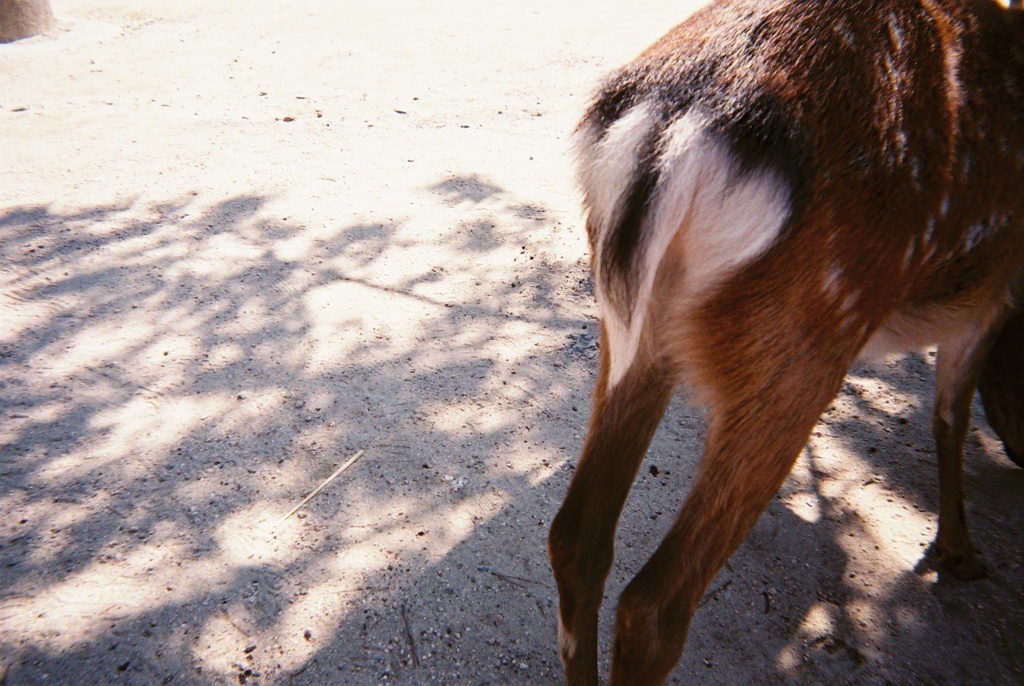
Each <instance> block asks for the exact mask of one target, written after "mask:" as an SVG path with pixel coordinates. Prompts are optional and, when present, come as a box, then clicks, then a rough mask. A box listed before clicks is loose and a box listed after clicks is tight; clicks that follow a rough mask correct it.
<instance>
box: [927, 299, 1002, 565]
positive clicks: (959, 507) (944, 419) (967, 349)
mask: <svg viewBox="0 0 1024 686" xmlns="http://www.w3.org/2000/svg"><path fill="white" fill-rule="evenodd" d="M993 319H996V320H997V319H998V318H997V317H995V316H994V317H993ZM1000 328H1001V325H1000V324H999V323H996V322H993V321H985V322H981V323H979V324H978V325H977V326H975V327H970V328H968V329H967V332H966V333H965V334H963V335H962V336H961V337H960V338H958V339H957V340H954V341H947V342H944V343H943V344H942V345H940V346H939V355H938V360H937V362H936V372H935V385H936V389H935V408H934V410H933V412H932V434H933V435H934V437H935V449H936V453H937V455H938V461H939V532H938V534H937V535H936V537H935V553H936V557H937V558H938V561H939V563H940V564H941V565H942V566H943V567H944V568H945V569H947V570H949V571H950V572H952V573H953V574H954V575H955V576H957V577H959V578H961V579H978V578H981V577H983V576H985V573H986V572H985V566H984V565H983V564H982V563H981V561H980V560H978V557H977V555H976V554H975V552H974V546H973V545H972V544H971V538H970V534H969V532H968V528H967V513H966V511H965V508H964V469H963V461H964V442H965V440H966V438H967V429H968V428H969V426H970V420H971V401H972V400H973V399H974V390H975V388H976V386H977V381H978V377H979V376H980V374H981V369H982V367H983V366H984V364H985V359H986V357H987V356H988V355H989V352H990V350H991V349H992V344H993V342H994V341H995V339H996V337H997V336H998V333H999V330H1000Z"/></svg>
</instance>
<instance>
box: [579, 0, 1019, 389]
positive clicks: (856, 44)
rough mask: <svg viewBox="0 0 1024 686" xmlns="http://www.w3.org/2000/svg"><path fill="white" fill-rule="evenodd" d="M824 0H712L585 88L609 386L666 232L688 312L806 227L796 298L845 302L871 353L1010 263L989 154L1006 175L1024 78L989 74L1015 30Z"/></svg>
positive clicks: (644, 309)
mask: <svg viewBox="0 0 1024 686" xmlns="http://www.w3.org/2000/svg"><path fill="white" fill-rule="evenodd" d="M836 4H837V3H834V2H768V3H765V2H724V3H719V4H718V5H715V6H713V7H711V8H708V9H707V10H705V11H704V12H701V13H698V14H697V15H695V16H694V17H693V18H692V19H691V21H690V22H687V23H686V24H684V25H683V26H682V27H679V28H677V29H676V31H674V32H673V33H671V34H669V35H668V36H666V37H665V38H664V39H662V40H661V41H660V42H659V43H657V44H655V45H654V46H652V47H651V48H650V49H649V50H648V51H647V52H646V53H644V54H643V55H642V56H641V57H640V58H639V59H638V60H636V61H635V62H633V63H632V64H630V65H628V66H627V67H625V68H623V69H622V70H620V71H619V72H617V73H616V74H614V75H613V76H612V77H611V78H610V79H609V80H608V81H607V83H606V84H605V85H604V87H603V88H602V89H601V90H600V91H599V93H598V96H597V98H596V99H595V100H594V102H593V103H592V104H591V106H590V108H589V110H588V112H587V114H586V116H585V117H584V118H583V120H582V122H581V124H580V126H579V128H578V129H577V132H576V149H577V155H578V158H579V170H580V171H579V176H580V183H581V186H582V189H583V194H584V205H585V208H586V210H587V218H588V220H587V231H588V237H589V240H590V247H591V255H592V268H593V271H594V275H595V283H596V290H597V298H598V301H599V304H600V307H601V316H602V318H603V320H604V324H605V326H606V327H607V329H608V334H609V338H610V341H609V342H610V347H611V355H612V374H611V382H612V385H614V383H615V381H616V380H617V379H618V378H621V376H622V374H623V373H624V372H625V370H626V369H627V368H628V366H629V364H630V362H631V361H632V359H633V356H634V355H635V354H636V350H637V347H638V346H639V345H640V342H641V340H640V339H641V333H642V332H643V330H644V323H645V320H646V318H647V316H648V311H649V309H651V298H652V292H653V290H654V282H655V278H656V277H657V275H658V271H659V267H661V266H662V262H663V260H664V258H665V256H666V252H667V251H669V250H670V248H672V249H674V250H675V251H676V252H677V253H678V256H677V257H678V260H677V263H674V264H673V265H672V266H671V268H672V269H675V270H676V271H677V272H679V273H678V274H676V275H675V276H674V278H673V279H670V280H671V281H673V283H672V287H673V289H674V292H673V297H674V300H675V301H676V303H677V304H676V305H675V307H673V308H672V309H686V308H687V307H690V308H692V309H697V307H698V306H699V304H700V303H701V302H702V301H703V300H705V299H707V298H710V297H711V296H712V295H713V294H714V292H715V288H716V287H720V289H719V290H722V289H725V288H728V287H729V284H728V281H729V279H730V277H733V276H734V275H735V274H736V272H738V271H740V270H742V269H747V270H751V271H752V270H756V263H757V261H758V260H759V258H762V257H765V256H766V253H772V252H774V253H776V254H777V253H781V252H785V251H790V250H793V249H794V248H798V247H801V246H803V245H808V246H811V245H813V246H814V247H815V248H817V249H818V250H817V251H816V252H815V253H814V254H808V255H804V256H802V258H801V263H802V264H801V268H800V269H798V270H797V271H796V272H795V273H793V274H792V275H791V280H792V281H798V280H817V281H818V283H819V284H820V291H821V293H820V296H819V298H817V300H818V301H819V302H814V303H813V304H812V303H807V304H808V305H809V307H808V308H807V309H809V310H810V309H816V308H818V307H832V308H834V309H839V310H843V312H844V316H843V318H842V321H841V323H842V324H843V326H842V327H841V328H842V330H843V332H842V333H843V335H845V336H850V334H853V337H854V338H859V339H861V346H860V348H862V349H863V350H864V355H865V356H866V357H875V356H877V355H879V354H884V353H886V352H890V351H897V350H901V349H908V350H909V349H913V348H915V347H923V346H924V345H928V344H933V343H938V342H940V338H941V337H942V335H943V334H944V333H945V332H947V331H948V330H949V329H950V328H956V327H957V326H958V324H959V323H960V322H961V321H963V320H964V317H963V316H962V313H963V312H964V311H965V310H972V309H973V308H974V307H975V306H976V305H977V304H978V303H979V301H986V300H991V295H992V290H991V286H992V284H993V282H996V283H998V282H1000V281H1002V282H1004V283H1005V275H1006V273H1007V272H1011V271H1014V270H1018V269H1019V268H1020V264H1019V262H1020V255H1019V250H1017V251H1009V252H1007V251H1004V250H1003V249H1002V248H1001V247H1000V246H1001V243H1002V241H1001V240H1000V238H1001V237H1002V236H1003V234H1007V233H1011V232H1012V233H1013V234H1015V235H1016V236H1017V237H1018V240H1017V241H1016V242H1017V243H1018V244H1019V243H1020V242H1021V240H1024V236H1022V234H1021V226H1020V219H1021V217H1020V213H1021V208H1022V203H1021V197H1024V192H1022V191H1021V190H1020V187H1019V186H1015V185H1014V184H1012V183H1007V182H1006V181H1007V179H1006V178H1005V173H1006V171H1005V168H1003V167H1002V166H1001V165H997V164H993V163H991V160H992V159H993V158H995V159H1000V158H1016V159H1015V160H1014V166H1015V167H1016V169H1017V170H1018V173H1019V170H1020V169H1021V167H1022V166H1024V151H1022V148H1024V141H1022V134H1024V123H1022V124H1019V125H1018V126H1017V128H1016V131H1009V130H1008V129H1007V127H1005V126H1004V127H1003V128H1002V129H999V130H1000V134H999V135H998V136H992V137H991V138H987V137H986V133H987V130H988V129H990V128H991V129H998V128H999V127H998V126H994V125H993V124H992V122H998V121H1000V120H1002V121H1004V122H1005V121H1008V120H1010V119H1011V118H1012V119H1013V120H1015V121H1016V117H1017V116H1018V113H1020V114H1022V115H1024V113H1021V112H1020V109H1019V108H1020V104H1021V102H1022V100H1021V96H1020V89H1021V88H1024V84H1016V83H1014V82H1013V81H1012V80H1011V79H1007V80H1006V81H1005V82H1000V81H995V82H994V83H986V82H984V81H982V75H983V74H985V73H986V72H989V73H991V72H993V71H995V72H996V73H1012V70H1010V69H1008V68H1007V66H1006V65H1007V64H1014V63H1016V64H1020V63H1021V52H1020V49H1019V48H1018V49H1016V50H1014V39H1013V35H1012V34H1011V33H1010V32H1009V29H1010V27H1008V26H1006V27H1003V28H1004V29H1005V31H1004V33H1003V34H1000V32H999V31H998V29H999V28H1000V27H999V25H998V23H996V24H995V25H994V26H993V25H991V24H986V25H984V28H986V29H988V33H987V34H984V35H967V34H966V33H964V32H962V30H961V32H957V31H956V29H957V28H958V27H956V26H955V25H951V24H952V23H953V22H954V21H955V20H956V16H955V14H952V15H947V14H940V13H938V11H937V9H935V8H931V7H929V3H918V2H889V3H872V4H871V6H870V7H868V5H865V8H866V9H858V8H856V7H853V8H851V9H848V10H847V11H846V12H845V13H844V14H843V15H842V17H841V18H839V19H837V18H836V17H835V15H836V12H835V9H834V7H832V5H836ZM838 4H840V5H841V4H842V3H838ZM847 4H849V3H847ZM876 5H887V6H891V7H890V8H889V9H891V11H890V12H887V11H886V9H885V8H879V7H876ZM897 10H898V11H897ZM820 15H824V16H823V17H822V16H820ZM880 20H881V21H880ZM822 25H825V26H827V27H829V29H830V30H829V31H827V32H822V31H821V30H820V27H821V26H822ZM723 27H725V28H723ZM954 41H955V44H954ZM972 43H974V44H976V45H972ZM998 46H1005V48H1004V49H1003V50H998V49H993V47H995V48H998ZM981 47H983V48H984V50H981V49H978V48H981ZM972 48H975V49H973V50H972ZM1018 74H1021V77H1020V78H1021V79H1022V80H1024V72H1020V71H1018ZM968 87H969V88H970V91H969V92H965V89H966V88H968ZM986 148H990V149H992V151H989V150H986ZM996 148H998V150H996ZM993 151H994V152H993ZM964 226H969V227H970V229H969V231H968V232H967V234H964V232H963V230H962V227H964ZM667 269H668V268H666V270H667ZM978 275H981V276H983V277H984V276H990V277H991V278H982V279H981V280H979V279H978V278H977V276H978ZM753 295H755V297H756V295H757V294H753ZM1004 295H1005V297H1003V298H1002V299H1001V300H1002V303H1001V304H1004V305H1005V304H1007V303H1009V302H1010V301H1011V298H1010V293H1009V290H1006V292H1005V293H1004ZM770 297H771V294H764V295H761V296H760V298H770ZM760 298H759V299H760ZM684 303H685V304H684ZM680 304H682V305H680ZM660 311H664V310H660ZM810 314H812V315H813V316H816V315H817V312H813V313H810ZM698 317H699V315H698ZM677 328H678V329H680V330H682V331H686V332H688V333H690V334H691V335H695V336H700V332H699V331H697V332H693V331H692V326H687V325H686V323H685V322H680V323H679V326H678V327H677ZM687 330H690V331H687ZM872 337H874V340H873V341H871V343H870V345H868V343H869V341H870V340H871V339H872ZM694 363H695V364H699V361H696V360H695V361H694ZM696 385H697V386H700V384H699V380H698V383H697V384H696Z"/></svg>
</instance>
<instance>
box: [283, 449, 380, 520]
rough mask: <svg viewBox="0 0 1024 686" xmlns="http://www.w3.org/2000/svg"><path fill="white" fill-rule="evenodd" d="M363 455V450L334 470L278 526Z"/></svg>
mask: <svg viewBox="0 0 1024 686" xmlns="http://www.w3.org/2000/svg"><path fill="white" fill-rule="evenodd" d="M362 455H363V451H362V450H360V451H359V452H358V453H356V454H355V455H353V456H352V457H351V458H349V461H348V462H346V463H345V464H343V465H341V466H340V467H338V468H337V469H335V470H334V473H333V474H331V475H330V476H329V477H327V478H326V479H324V480H323V483H321V484H320V485H319V486H317V487H316V488H314V489H313V492H312V493H310V494H309V495H307V496H306V497H305V498H303V499H302V502H301V503H299V504H298V505H296V506H295V507H293V508H292V509H291V512H289V513H288V514H286V515H285V516H284V517H281V521H279V522H278V524H280V523H281V522H283V521H284V520H286V519H288V518H289V517H291V516H292V515H293V514H295V513H296V512H298V511H299V508H300V507H302V506H303V505H305V504H306V503H308V502H309V501H310V500H312V499H313V496H315V495H316V494H317V493H319V492H320V491H322V490H324V489H325V488H326V487H327V484H329V483H331V482H332V481H334V479H335V478H337V476H338V475H339V474H341V473H342V472H343V471H345V470H346V469H348V468H349V467H351V466H352V463H353V462H355V461H356V460H358V459H359V458H360V457H362Z"/></svg>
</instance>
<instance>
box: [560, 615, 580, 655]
mask: <svg viewBox="0 0 1024 686" xmlns="http://www.w3.org/2000/svg"><path fill="white" fill-rule="evenodd" d="M558 652H559V654H560V655H561V656H562V661H563V662H568V661H569V660H571V659H572V657H573V655H575V654H576V637H575V636H573V635H572V633H570V632H569V630H568V629H566V628H565V624H563V623H562V613H561V611H559V612H558Z"/></svg>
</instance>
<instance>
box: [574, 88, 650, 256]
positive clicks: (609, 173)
mask: <svg viewBox="0 0 1024 686" xmlns="http://www.w3.org/2000/svg"><path fill="white" fill-rule="evenodd" d="M655 123H656V121H655V119H654V117H653V116H652V111H651V108H650V106H649V105H647V104H646V103H642V104H640V105H637V106H636V107H634V108H633V109H631V110H630V111H629V112H627V113H626V114H625V115H623V117H622V118H621V119H619V120H618V121H616V122H615V123H614V124H612V125H611V126H610V127H608V131H607V132H606V133H604V138H601V134H602V131H601V129H600V127H598V126H596V125H594V124H590V125H589V126H585V127H583V128H582V129H581V130H580V131H579V132H578V133H577V138H576V155H577V157H578V158H579V175H580V185H581V186H582V187H583V192H584V195H585V199H586V203H587V209H588V212H589V218H590V224H591V226H594V227H598V235H599V236H606V235H607V234H608V231H609V230H611V227H613V226H615V224H616V223H617V222H618V221H619V219H620V217H621V216H622V212H623V205H624V203H625V202H626V201H627V200H628V193H629V191H630V189H631V188H632V187H633V180H634V179H635V178H636V174H637V171H638V161H639V160H638V159H637V157H638V155H639V154H640V146H642V145H643V144H644V141H646V140H647V138H648V137H649V136H650V135H651V131H652V130H653V129H654V125H655Z"/></svg>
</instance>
